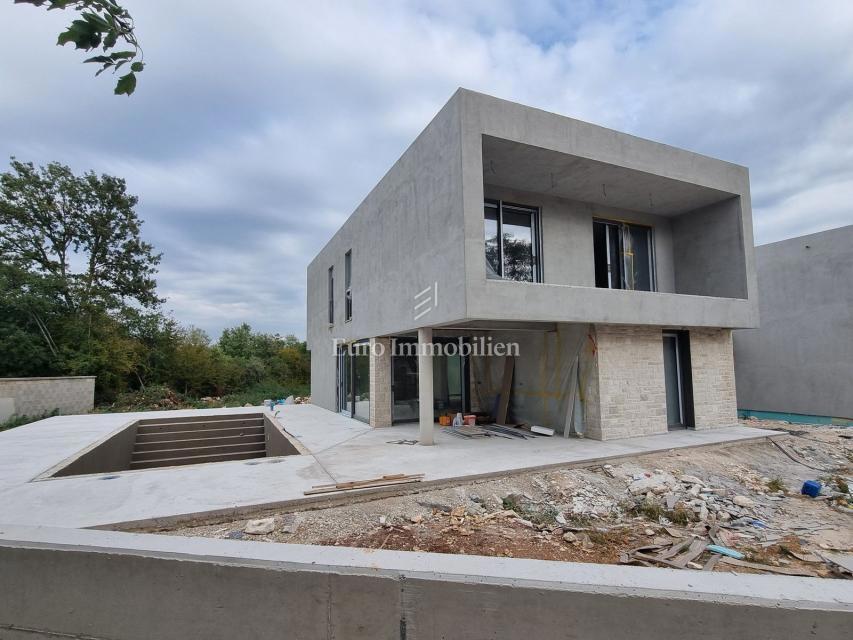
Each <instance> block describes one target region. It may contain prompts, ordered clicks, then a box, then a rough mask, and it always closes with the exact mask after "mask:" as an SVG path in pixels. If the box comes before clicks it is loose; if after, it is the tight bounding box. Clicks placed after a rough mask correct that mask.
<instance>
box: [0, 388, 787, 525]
mask: <svg viewBox="0 0 853 640" xmlns="http://www.w3.org/2000/svg"><path fill="white" fill-rule="evenodd" d="M257 411H258V408H256V407H255V408H245V409H224V410H223V409H211V410H201V411H199V410H186V411H177V412H175V411H173V412H150V413H147V414H145V417H146V418H148V417H157V415H158V414H160V415H170V416H176V415H204V414H214V415H217V414H219V415H221V414H223V413H228V414H239V413H257ZM276 412H277V414H278V420H279V422H280V423H281V425H282V426H283V427H284V428H285V429H286V430H287V431H288V432H290V433H291V434H292V435H294V436H295V437H296V438H297V439H299V441H300V442H302V444H303V445H305V447H306V448H307V449H308V450H309V451H310V452H311V455H303V456H288V457H284V458H268V459H260V460H247V461H234V462H220V463H212V464H204V465H195V466H190V467H173V468H165V469H150V470H144V471H125V472H119V473H113V474H109V476H110V477H111V479H105V478H106V476H107V474H104V475H92V476H78V477H65V478H56V479H44V480H36V478H37V477H38V476H40V475H41V474H43V473H44V472H45V471H46V470H48V469H50V468H51V467H53V466H55V465H56V464H58V463H60V462H62V461H63V460H65V459H66V458H68V457H70V456H73V455H75V454H76V453H78V452H79V451H80V450H81V449H83V448H85V447H87V446H89V445H91V444H92V443H94V442H97V441H98V440H99V439H101V438H103V437H104V436H105V435H107V434H109V433H111V432H113V431H115V430H116V429H118V428H120V427H121V425H123V424H126V423H127V422H129V421H130V420H133V419H137V418H139V417H140V414H130V413H125V414H100V415H82V416H58V417H54V418H48V419H47V420H42V421H40V422H36V423H33V424H29V425H25V426H23V427H18V428H16V429H12V430H10V431H6V432H3V433H0V523H4V524H31V525H46V526H58V527H74V528H78V527H92V526H99V525H101V526H103V525H108V524H112V523H118V522H128V521H140V520H155V519H158V518H169V517H173V516H178V515H184V514H200V513H205V512H211V511H214V512H227V511H229V510H234V509H242V508H245V507H248V506H265V505H270V506H271V505H277V504H285V503H288V502H292V501H302V500H305V499H306V496H304V495H303V492H304V491H305V490H306V489H309V488H310V487H311V486H312V485H316V484H324V483H328V482H332V481H335V482H340V481H346V480H358V479H364V478H373V477H377V476H381V475H384V474H391V473H424V474H425V478H424V480H425V482H444V481H453V480H455V479H459V480H462V479H466V478H473V477H478V476H479V477H483V476H489V475H495V474H502V473H508V472H513V471H521V470H525V469H536V468H542V467H549V466H560V465H570V464H584V463H590V462H594V461H598V460H606V459H608V458H617V457H623V456H632V455H638V454H643V453H651V452H656V451H666V450H669V449H679V448H685V447H695V446H701V445H709V444H722V443H731V442H738V441H746V440H753V439H756V438H763V437H766V436H768V435H773V434H774V433H775V432H772V431H767V430H761V429H754V428H751V427H742V426H732V427H726V428H722V429H713V430H708V431H689V430H685V431H674V432H671V433H667V434H663V435H658V436H646V437H641V438H630V439H625V440H614V441H609V442H599V441H596V440H576V439H568V440H567V439H564V438H562V437H553V438H545V437H542V438H535V439H531V440H521V439H512V440H507V439H503V438H486V439H474V440H465V439H461V438H456V437H453V436H450V435H447V434H446V433H442V432H440V431H438V430H437V433H436V446H433V447H421V446H419V445H404V444H391V442H393V441H395V440H405V439H415V438H417V426H416V425H405V426H396V427H390V428H385V429H371V428H369V427H368V426H367V425H365V424H363V423H361V422H358V421H356V420H351V419H349V418H345V417H343V416H341V415H338V414H336V413H332V412H330V411H326V410H325V409H321V408H319V407H316V406H314V405H289V406H285V407H277V408H276Z"/></svg>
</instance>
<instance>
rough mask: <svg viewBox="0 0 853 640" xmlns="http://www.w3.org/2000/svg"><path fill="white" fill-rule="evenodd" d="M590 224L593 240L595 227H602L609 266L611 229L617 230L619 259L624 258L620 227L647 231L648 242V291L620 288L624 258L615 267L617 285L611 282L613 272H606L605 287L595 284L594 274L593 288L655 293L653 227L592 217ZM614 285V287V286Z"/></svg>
mask: <svg viewBox="0 0 853 640" xmlns="http://www.w3.org/2000/svg"><path fill="white" fill-rule="evenodd" d="M592 224H593V238H595V228H596V225H603V226H604V232H605V239H606V242H607V245H606V252H607V256H606V259H607V260H608V265H609V264H610V262H609V258H610V256H611V254H610V238H611V234H610V230H611V229H617V230H618V233H617V235H618V242H619V244H618V246H617V247H616V253H617V255H619V256H620V257H622V256H624V246H623V243H622V227H623V226H624V225H628V226H630V227H642V228H644V229H646V230H647V231H648V235H647V242H648V254H649V289H636V288H635V289H627V288H625V287H623V286H622V272H623V271H624V268H625V266H624V257H623V258H622V260H621V262H620V263H619V264H618V265H617V266H618V269H619V282H618V283H614V282H613V271H612V270H608V273H607V279H608V282H607V286H603V285H601V284H599V283H598V282H597V279H598V274H596V283H595V286H596V287H597V288H599V289H618V290H621V291H648V292H656V291H657V290H658V279H657V257H656V255H655V229H654V227H653V226H652V225H649V224H644V223H642V222H634V221H631V220H615V219H613V218H599V217H593V219H592ZM593 242H595V241H593ZM593 251H594V249H593ZM593 260H595V256H593ZM614 284H615V285H616V286H614Z"/></svg>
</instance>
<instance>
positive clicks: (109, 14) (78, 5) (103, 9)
mask: <svg viewBox="0 0 853 640" xmlns="http://www.w3.org/2000/svg"><path fill="white" fill-rule="evenodd" d="M15 4H32V5H35V6H36V7H42V6H45V5H47V10H48V11H51V10H53V9H69V8H70V9H73V10H75V11H77V12H78V13H79V14H80V17H79V18H78V19H76V20H74V21H72V22H71V24H70V25H69V26H68V28H67V29H66V30H65V31H63V32H62V33H60V34H59V38H58V39H57V41H56V44H57V45H59V46H63V45H66V44H68V43H69V42H73V43H74V47H75V48H76V49H83V50H84V51H92V50H97V49H98V48H100V49H101V51H103V55H98V56H93V57H91V58H87V59H86V60H84V62H91V63H94V64H99V65H101V68H100V69H99V70H98V71H97V73H95V75H96V76H97V75H100V74H102V73H103V72H104V71H106V70H107V69H112V71H113V73H116V72H117V71H118V70H119V69H121V68H122V67H124V65H126V64H129V65H130V66H129V67H128V70H129V71H128V73H126V74H124V75H123V76H120V77H119V79H118V81H117V82H116V86H115V91H114V92H115V94H116V95H127V96H129V95H130V94H132V93H133V92H134V91H135V90H136V74H137V73H139V72H141V71H142V70H143V69H144V68H145V63H144V62H143V61H142V58H143V54H142V48H141V47H140V46H139V41H138V40H137V39H136V32H135V30H134V26H133V18H132V17H131V15H130V13H128V11H127V10H126V9H124V8H123V7H122V6H121V5H120V4H119V3H118V2H115V0H15ZM119 41H121V42H123V43H124V44H125V45H127V46H128V47H130V48H129V49H124V50H122V51H112V52H111V50H112V49H114V48H115V47H116V45H117V44H118V43H119Z"/></svg>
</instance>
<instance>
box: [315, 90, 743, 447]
mask: <svg viewBox="0 0 853 640" xmlns="http://www.w3.org/2000/svg"><path fill="white" fill-rule="evenodd" d="M487 200H488V201H492V200H501V201H508V202H512V203H516V204H521V205H524V206H527V207H531V208H534V209H535V210H536V211H537V214H536V215H537V220H538V236H539V242H538V244H539V249H538V256H537V260H538V263H539V267H540V268H539V275H540V277H539V278H538V281H537V282H519V281H514V280H509V279H500V278H498V279H495V278H490V277H487V274H486V260H485V253H484V230H485V227H484V202H485V201H487ZM596 219H605V220H616V221H620V222H627V223H633V224H639V225H643V226H647V227H650V228H651V232H650V234H651V235H650V237H651V247H652V249H653V262H654V265H653V271H652V276H651V277H652V279H653V280H654V282H655V286H654V287H653V290H651V291H641V290H625V289H611V288H598V287H596V282H595V261H594V251H593V247H594V242H593V230H594V225H593V221H594V220H596ZM752 245H753V241H752V213H751V200H750V189H749V174H748V170H747V169H746V168H745V167H742V166H738V165H735V164H731V163H728V162H723V161H721V160H716V159H713V158H709V157H706V156H702V155H698V154H695V153H691V152H689V151H685V150H681V149H676V148H673V147H670V146H667V145H663V144H660V143H657V142H652V141H649V140H643V139H641V138H636V137H634V136H630V135H626V134H622V133H619V132H616V131H612V130H609V129H605V128H602V127H598V126H595V125H592V124H588V123H585V122H581V121H578V120H574V119H572V118H567V117H564V116H560V115H556V114H552V113H547V112H544V111H541V110H538V109H533V108H530V107H526V106H523V105H518V104H514V103H511V102H507V101H505V100H500V99H497V98H492V97H490V96H485V95H482V94H479V93H475V92H471V91H467V90H464V89H460V90H458V91H457V92H456V93H455V94H454V95H453V97H452V98H451V99H450V101H449V102H448V103H447V104H446V105H445V106H444V107H443V108H442V110H441V111H440V112H439V113H438V115H436V117H435V118H434V119H433V121H432V122H431V123H430V124H429V125H428V126H427V128H426V129H425V130H424V131H423V133H421V135H420V136H418V138H417V139H416V140H415V142H414V143H413V144H412V145H411V146H410V147H409V148H408V149H407V150H406V151H405V153H404V154H403V155H402V157H401V158H400V159H399V160H398V161H397V163H396V164H395V165H394V166H393V167H392V168H391V170H390V171H389V172H388V173H387V174H386V175H385V177H383V178H382V180H381V181H380V182H379V184H378V185H377V186H376V187H375V188H374V189H373V190H372V191H371V192H370V194H368V196H367V197H366V198H365V200H364V201H363V202H362V203H361V205H359V207H358V208H357V209H356V211H355V212H354V213H353V214H352V216H351V217H350V218H349V219H348V220H347V222H346V223H344V225H343V226H342V227H341V229H340V230H339V231H338V232H337V233H336V234H335V235H334V236H333V237H332V239H331V240H330V241H329V243H328V244H327V245H326V246H325V247H324V248H323V249H322V251H321V252H320V253H319V254H318V255H317V257H316V258H315V259H314V260H313V261H312V262H311V264H310V265H309V267H308V274H307V277H308V287H307V288H308V346H309V348H310V349H311V352H312V367H311V372H312V373H311V375H312V381H311V383H312V401H313V402H315V403H316V404H318V405H320V406H322V407H324V408H327V409H330V410H337V408H338V407H337V399H336V379H337V378H336V376H337V373H336V360H335V358H334V356H333V355H332V354H333V350H332V346H331V345H332V344H333V341H334V340H340V341H343V342H352V341H358V340H368V339H373V338H377V337H379V338H383V339H387V338H389V337H394V336H406V337H413V336H415V335H416V332H417V331H419V330H422V329H425V328H429V329H431V330H432V331H433V334H434V335H435V336H436V337H459V336H461V337H465V338H469V339H476V338H480V337H490V338H497V337H499V336H502V335H512V336H514V337H516V338H517V340H516V342H518V343H519V344H520V345H524V353H521V354H520V356H519V357H518V358H517V361H518V362H517V363H516V373H515V375H514V378H513V382H512V400H511V406H510V414H511V418H512V419H513V420H515V421H524V422H529V423H534V424H544V425H545V426H550V427H553V428H555V429H556V430H557V431H563V430H565V429H566V424H565V422H566V421H567V420H568V419H569V418H568V417H567V416H569V415H571V414H572V411H573V409H572V407H569V402H572V401H573V399H574V395H575V394H574V387H575V386H576V385H577V380H578V378H579V377H580V378H582V382H581V383H580V385H578V390H577V393H578V395H580V397H581V398H582V407H581V410H582V412H583V417H584V421H585V422H586V423H587V426H588V429H587V434H588V435H589V436H591V437H594V438H600V439H612V438H619V437H629V436H642V435H648V434H654V433H660V432H661V431H665V430H666V429H667V424H666V423H667V413H666V404H665V393H666V389H665V386H664V353H663V350H664V340H663V332H664V331H668V330H678V331H682V332H686V334H685V335H689V336H690V340H691V341H693V340H694V339H695V341H696V343H697V344H696V350H697V357H698V358H699V359H698V360H697V362H698V363H699V364H696V365H695V367H701V371H698V372H697V373H698V375H696V376H695V379H694V381H693V385H694V387H695V386H697V385H702V386H703V387H704V386H705V385H707V386H708V388H707V389H705V388H702V389H698V390H696V391H697V393H696V394H695V396H696V398H698V402H699V403H700V406H699V407H698V409H697V410H696V412H695V415H696V424H695V426H696V428H709V427H716V426H723V425H731V424H734V423H735V421H736V416H735V415H734V413H733V412H732V410H731V409H732V403H731V397H732V392H733V384H734V381H733V377H732V376H731V375H730V374H731V355H730V351H731V350H730V338H729V342H728V344H729V351H728V353H729V355H728V356H727V355H726V353H727V352H726V347H725V345H726V337H725V336H726V335H728V334H727V332H728V331H729V330H730V329H732V328H751V327H757V326H758V306H757V301H756V298H755V292H756V279H755V269H754V260H753V253H752ZM347 252H351V256H352V280H351V281H352V299H353V303H352V308H353V314H352V318H351V319H346V318H344V296H345V290H344V287H345V285H344V279H345V275H344V269H345V266H344V264H345V262H344V261H345V257H344V256H345V255H346V254H347ZM330 268H332V269H333V271H334V290H333V292H332V293H333V316H332V318H331V322H330V318H329V302H330V301H329V286H328V282H329V269H330ZM424 298H429V302H428V303H425V302H423V300H424ZM424 305H425V306H424ZM522 332H524V335H520V334H521V333H522ZM587 335H600V337H601V338H602V345H601V349H600V350H599V351H591V352H588V351H587V350H586V348H585V347H582V345H581V346H580V347H579V348H578V349H575V348H574V347H573V346H571V345H574V344H576V343H578V341H579V338H578V337H577V336H580V337H581V338H583V337H585V336H587ZM569 336H571V337H569ZM706 343H707V344H706ZM718 343H719V344H718ZM714 345H716V346H714ZM549 362H550V363H551V364H553V365H554V367H556V368H555V369H554V370H555V371H557V372H558V373H557V374H554V373H553V371H551V370H549V369H547V367H545V368H543V366H544V365H543V363H549ZM502 366H503V365H502V361H497V360H495V361H492V362H486V363H485V364H482V363H481V364H475V363H473V362H472V363H471V372H473V373H474V374H476V376H479V377H480V378H482V379H471V381H470V386H469V388H470V390H471V396H472V397H471V398H470V399H469V400H470V404H471V407H470V408H473V405H474V404H475V402H477V403H478V404H479V408H480V409H481V410H482V411H484V412H486V413H488V412H490V411H491V410H492V407H493V406H494V402H495V398H496V394H497V393H499V390H500V387H499V382H500V375H499V373H498V371H499V369H500V367H502ZM706 366H707V367H710V369H707V370H706V368H705V367H706ZM695 367H694V368H695ZM389 368H390V367H389ZM380 370H381V371H384V368H382V367H378V368H377V375H376V376H372V380H374V381H375V382H376V384H377V385H380V386H381V385H383V384H384V381H380V380H381V378H380V377H379V374H378V372H380ZM564 374H565V375H564ZM389 386H390V385H389ZM381 390H382V389H381V388H380V387H376V388H374V387H371V398H372V399H374V398H378V397H380V396H378V395H377V391H381ZM662 394H663V397H662ZM478 395H479V396H480V397H479V398H478V397H477V396H478ZM382 398H383V400H382V403H381V404H379V405H377V410H376V411H375V412H374V410H373V408H372V407H371V424H372V425H373V426H383V425H385V424H386V418H387V417H388V412H387V411H386V409H385V407H386V405H385V404H384V403H385V400H384V395H383V396H382ZM388 402H389V404H391V406H393V391H392V394H391V398H390V399H389V401H388ZM662 407H663V410H662ZM428 413H429V412H428V411H427V412H425V413H424V416H427V415H428ZM374 418H375V419H374ZM424 419H426V417H424ZM690 426H694V425H690Z"/></svg>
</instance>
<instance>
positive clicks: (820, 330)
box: [734, 225, 853, 421]
mask: <svg viewBox="0 0 853 640" xmlns="http://www.w3.org/2000/svg"><path fill="white" fill-rule="evenodd" d="M755 263H756V270H757V273H758V286H759V289H760V295H759V308H760V311H761V329H759V330H753V331H736V332H735V339H734V344H735V365H736V371H737V380H738V388H737V400H738V408H739V409H741V410H742V411H744V412H745V413H749V412H752V413H757V414H758V415H761V414H762V413H765V412H766V413H771V414H774V413H775V414H800V415H799V417H796V416H788V417H789V418H793V419H795V420H803V421H815V420H814V418H815V417H823V418H842V419H845V420H846V421H851V420H853V225H850V226H846V227H841V228H840V229H832V230H830V231H823V232H821V233H815V234H812V235H808V236H802V237H799V238H791V239H790V240H783V241H781V242H774V243H772V244H766V245H762V246H760V247H756V249H755Z"/></svg>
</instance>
